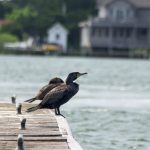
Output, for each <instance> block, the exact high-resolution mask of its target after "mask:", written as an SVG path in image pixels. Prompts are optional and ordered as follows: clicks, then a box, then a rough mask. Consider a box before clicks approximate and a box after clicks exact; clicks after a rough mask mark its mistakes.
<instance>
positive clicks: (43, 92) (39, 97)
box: [25, 77, 64, 103]
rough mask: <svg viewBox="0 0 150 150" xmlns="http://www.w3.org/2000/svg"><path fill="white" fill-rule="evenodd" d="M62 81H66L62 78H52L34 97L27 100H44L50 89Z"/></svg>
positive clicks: (30, 101)
mask: <svg viewBox="0 0 150 150" xmlns="http://www.w3.org/2000/svg"><path fill="white" fill-rule="evenodd" d="M62 83H64V81H63V80H62V79H60V78H57V77H55V78H53V79H51V80H50V81H49V84H48V85H45V86H44V87H42V88H41V89H40V90H39V92H38V93H37V95H36V96H35V97H34V98H31V99H28V100H26V101H25V102H29V103H32V102H33V101H35V100H43V98H44V96H45V95H46V94H47V93H48V92H49V91H50V90H52V89H53V88H55V87H57V86H58V85H60V84H62Z"/></svg>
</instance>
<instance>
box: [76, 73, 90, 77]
mask: <svg viewBox="0 0 150 150" xmlns="http://www.w3.org/2000/svg"><path fill="white" fill-rule="evenodd" d="M86 74H88V73H87V72H85V73H79V74H78V76H77V78H79V77H80V76H83V75H86Z"/></svg>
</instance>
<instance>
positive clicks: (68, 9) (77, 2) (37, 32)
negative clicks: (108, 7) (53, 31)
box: [0, 0, 96, 47]
mask: <svg viewBox="0 0 150 150" xmlns="http://www.w3.org/2000/svg"><path fill="white" fill-rule="evenodd" d="M95 8H96V6H95V0H9V1H5V0H4V1H1V2H0V19H1V20H8V24H6V25H4V26H2V28H1V29H0V30H1V31H0V32H3V33H4V32H7V33H10V34H12V35H15V36H16V37H17V38H18V39H20V40H22V39H24V38H25V37H28V36H33V37H37V36H39V37H40V38H43V37H44V36H45V35H46V33H47V30H48V28H49V27H50V26H51V25H53V24H54V23H55V22H61V23H62V24H63V25H64V26H65V27H66V28H67V29H68V30H69V44H70V46H73V47H76V46H77V45H78V43H79V27H78V24H79V22H81V21H83V20H86V19H87V17H88V16H89V15H93V14H95Z"/></svg>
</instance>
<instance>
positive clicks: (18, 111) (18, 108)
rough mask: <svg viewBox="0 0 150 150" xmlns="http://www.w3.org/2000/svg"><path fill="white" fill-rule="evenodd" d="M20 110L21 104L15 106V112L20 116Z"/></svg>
mask: <svg viewBox="0 0 150 150" xmlns="http://www.w3.org/2000/svg"><path fill="white" fill-rule="evenodd" d="M21 108H22V104H20V103H19V104H16V111H17V114H21Z"/></svg>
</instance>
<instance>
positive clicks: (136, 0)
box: [97, 0, 150, 8]
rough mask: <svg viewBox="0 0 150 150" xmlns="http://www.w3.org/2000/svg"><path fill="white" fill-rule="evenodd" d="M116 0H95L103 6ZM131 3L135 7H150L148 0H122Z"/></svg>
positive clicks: (149, 0) (98, 4)
mask: <svg viewBox="0 0 150 150" xmlns="http://www.w3.org/2000/svg"><path fill="white" fill-rule="evenodd" d="M113 1H116V0H97V6H98V7H99V6H105V5H107V4H109V3H111V2H113ZM123 1H128V2H130V3H132V4H133V5H134V6H135V7H137V8H150V0H123Z"/></svg>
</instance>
